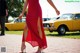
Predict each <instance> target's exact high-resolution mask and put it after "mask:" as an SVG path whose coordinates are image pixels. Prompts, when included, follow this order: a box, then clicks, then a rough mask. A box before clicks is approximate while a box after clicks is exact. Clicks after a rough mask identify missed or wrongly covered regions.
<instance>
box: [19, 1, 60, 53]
mask: <svg viewBox="0 0 80 53" xmlns="http://www.w3.org/2000/svg"><path fill="white" fill-rule="evenodd" d="M47 1H48V2H49V4H50V5H51V6H52V7H53V8H54V9H55V11H56V13H57V15H59V14H60V13H59V11H58V10H57V8H56V7H55V5H54V4H53V2H52V1H51V0H47ZM26 7H28V11H27V15H26V26H25V28H24V32H23V38H22V45H21V51H22V52H23V50H24V49H25V48H26V46H25V42H28V43H30V44H31V45H32V46H33V47H35V46H39V47H38V50H37V52H36V53H41V51H42V50H43V49H45V48H47V42H46V37H45V33H44V29H43V25H42V10H41V7H40V4H39V0H26V1H25V3H24V8H23V11H22V13H21V14H20V16H19V18H20V19H21V18H22V16H23V15H24V12H25V10H26Z"/></svg>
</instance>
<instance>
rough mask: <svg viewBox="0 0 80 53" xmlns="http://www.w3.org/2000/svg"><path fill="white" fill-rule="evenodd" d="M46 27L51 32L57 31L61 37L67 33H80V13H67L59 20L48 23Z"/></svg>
mask: <svg viewBox="0 0 80 53" xmlns="http://www.w3.org/2000/svg"><path fill="white" fill-rule="evenodd" d="M44 25H46V28H47V29H48V30H49V31H50V32H53V31H57V32H58V34H60V35H64V34H65V33H66V32H67V31H80V13H66V14H63V15H62V16H61V17H60V18H59V19H58V20H55V21H51V20H50V21H46V22H45V23H44Z"/></svg>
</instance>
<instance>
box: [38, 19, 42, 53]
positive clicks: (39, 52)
mask: <svg viewBox="0 0 80 53" xmlns="http://www.w3.org/2000/svg"><path fill="white" fill-rule="evenodd" d="M37 25H38V31H39V36H40V38H41V39H42V38H43V37H42V30H41V22H40V18H38V23H37ZM41 50H42V49H41V48H40V47H38V51H37V53H41Z"/></svg>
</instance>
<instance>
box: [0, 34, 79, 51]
mask: <svg viewBox="0 0 80 53" xmlns="http://www.w3.org/2000/svg"><path fill="white" fill-rule="evenodd" d="M47 43H48V48H47V49H45V50H44V51H43V52H44V53H80V39H67V38H58V37H47ZM20 45H21V36H20V35H9V34H6V35H5V36H0V50H1V48H2V47H5V49H6V52H1V51H0V53H19V51H20ZM36 50H37V47H34V48H33V47H32V46H31V45H30V44H28V43H26V52H27V53H34V52H35V51H36Z"/></svg>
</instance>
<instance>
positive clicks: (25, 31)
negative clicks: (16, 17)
mask: <svg viewBox="0 0 80 53" xmlns="http://www.w3.org/2000/svg"><path fill="white" fill-rule="evenodd" d="M27 32H28V27H27V24H26V25H25V28H24V31H23V34H24V40H26V36H27ZM25 48H26V45H25V41H24V42H22V45H21V51H22V52H23V50H24V49H25Z"/></svg>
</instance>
